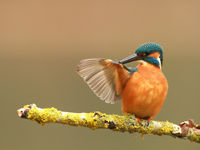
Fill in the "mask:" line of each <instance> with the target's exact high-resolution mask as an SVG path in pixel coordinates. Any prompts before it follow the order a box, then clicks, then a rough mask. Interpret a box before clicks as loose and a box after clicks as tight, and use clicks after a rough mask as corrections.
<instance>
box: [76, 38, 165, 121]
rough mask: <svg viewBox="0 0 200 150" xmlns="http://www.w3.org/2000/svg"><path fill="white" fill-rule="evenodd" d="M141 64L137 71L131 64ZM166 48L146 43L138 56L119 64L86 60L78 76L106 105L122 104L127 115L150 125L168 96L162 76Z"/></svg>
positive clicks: (78, 68)
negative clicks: (118, 102) (119, 102)
mask: <svg viewBox="0 0 200 150" xmlns="http://www.w3.org/2000/svg"><path fill="white" fill-rule="evenodd" d="M133 61H136V62H138V65H137V66H136V67H127V66H126V64H127V63H131V62H133ZM162 65H163V48H162V47H161V46H160V45H159V44H157V43H153V42H151V43H144V44H142V45H140V46H139V47H138V48H137V49H136V51H135V53H134V54H132V55H130V56H128V57H126V58H124V59H122V60H120V61H115V60H111V59H105V58H91V59H83V60H81V61H80V63H79V64H78V66H77V73H78V74H79V75H80V76H81V77H82V78H83V80H84V81H85V82H86V83H87V84H88V86H89V87H90V88H91V90H92V91H93V92H94V93H95V94H96V95H97V96H98V97H99V98H100V99H101V100H103V101H105V102H106V103H111V104H114V103H115V102H117V101H119V100H121V101H122V105H121V110H122V112H123V114H124V115H126V114H132V115H135V117H136V118H137V120H138V123H141V119H145V120H147V121H148V123H149V122H150V121H151V120H152V119H154V118H155V117H156V116H157V114H158V113H159V112H160V110H161V108H162V106H163V103H164V101H165V99H166V96H167V93H168V81H167V79H166V77H165V75H164V74H163V72H162Z"/></svg>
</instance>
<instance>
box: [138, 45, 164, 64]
mask: <svg viewBox="0 0 200 150" xmlns="http://www.w3.org/2000/svg"><path fill="white" fill-rule="evenodd" d="M156 51H157V52H159V53H160V60H161V63H162V61H163V48H162V47H161V46H160V45H158V44H157V43H145V44H142V45H141V46H139V47H138V48H137V49H136V54H139V53H145V54H147V55H148V54H150V53H151V52H156ZM150 61H154V60H150Z"/></svg>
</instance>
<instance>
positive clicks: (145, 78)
mask: <svg viewBox="0 0 200 150" xmlns="http://www.w3.org/2000/svg"><path fill="white" fill-rule="evenodd" d="M167 91H168V83H167V80H166V78H165V76H164V75H163V73H162V71H161V70H160V69H159V68H158V67H155V66H154V65H152V64H148V63H146V64H140V65H139V66H138V72H135V73H134V74H133V75H132V76H131V78H130V79H129V81H128V82H127V84H126V86H125V88H124V90H123V92H122V111H123V113H132V114H135V115H136V116H137V117H139V118H147V117H151V118H154V117H155V116H156V115H157V114H158V113H159V112H160V110H161V108H162V105H163V102H164V100H165V98H166V95H167Z"/></svg>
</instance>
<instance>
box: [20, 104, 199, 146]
mask: <svg viewBox="0 0 200 150" xmlns="http://www.w3.org/2000/svg"><path fill="white" fill-rule="evenodd" d="M17 114H18V116H19V117H21V118H26V119H29V120H35V121H37V122H38V123H40V124H41V125H45V124H46V123H61V124H66V125H71V126H83V127H88V128H91V129H93V130H95V129H110V130H113V131H121V132H125V131H127V132H129V133H133V132H139V133H142V134H155V135H169V136H172V137H178V138H182V139H189V140H190V141H194V142H197V143H200V126H199V125H197V124H195V123H194V121H192V120H188V121H184V122H182V123H180V124H179V125H176V124H173V123H170V122H168V121H151V122H150V123H148V122H147V121H146V120H142V121H141V123H138V121H137V119H136V118H135V117H134V116H133V115H124V116H120V115H115V114H112V115H108V114H105V113H101V112H98V111H96V112H90V113H72V112H63V111H60V110H57V109H56V108H54V107H52V108H43V109H42V108H39V107H37V106H36V105H35V104H31V105H26V106H24V107H23V108H20V109H19V110H17Z"/></svg>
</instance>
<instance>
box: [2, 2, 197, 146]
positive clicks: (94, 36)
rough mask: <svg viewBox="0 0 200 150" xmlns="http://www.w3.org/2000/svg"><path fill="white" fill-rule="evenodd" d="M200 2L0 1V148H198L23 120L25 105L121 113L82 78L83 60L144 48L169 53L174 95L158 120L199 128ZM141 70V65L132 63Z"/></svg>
mask: <svg viewBox="0 0 200 150" xmlns="http://www.w3.org/2000/svg"><path fill="white" fill-rule="evenodd" d="M199 8H200V1H198V0H196V1H195V0H180V1H179V0H174V1H162V0H151V1H150V0H146V1H141V0H138V1H134V0H132V1H131V0H130V1H128V0H124V1H122V0H121V1H118V0H99V1H97V0H84V1H82V0H79V1H75V0H72V1H69V0H68V1H67V0H63V1H61V0H57V1H52V0H33V1H31V0H29V1H27V0H26V1H25V0H24V1H21V0H17V1H9V0H5V1H4V0H1V1H0V106H1V108H0V111H1V117H0V118H1V127H0V130H1V133H0V142H1V143H0V149H16V150H18V149H19V150H23V149H26V150H27V149H29V150H33V149H49V150H50V149H52V150H55V149H83V150H88V149H91V150H93V149H95V150H102V149H105V150H106V149H116V150H121V149H126V150H129V149H130V150H132V149H148V150H155V149H161V148H162V149H163V150H168V149H182V150H184V149H192V150H194V149H199V145H198V144H195V143H191V142H188V141H184V140H179V139H173V138H171V137H167V136H162V137H159V136H153V135H146V136H145V138H144V140H142V139H141V137H140V135H139V134H128V133H118V132H111V131H108V130H96V131H92V130H89V129H87V128H82V127H77V128H76V127H69V126H63V125H57V124H48V125H46V126H44V127H43V126H40V125H39V124H37V123H35V122H31V121H28V120H22V119H19V118H18V117H17V115H16V110H17V109H18V108H20V107H22V106H23V105H25V104H30V103H36V104H37V105H38V106H40V107H51V106H54V107H56V108H59V109H61V110H65V111H73V112H90V111H95V110H99V111H102V112H106V113H117V114H121V108H120V102H119V103H117V104H115V105H109V104H106V103H104V102H102V101H100V100H99V99H98V98H97V97H96V96H95V95H94V94H93V93H92V92H91V90H90V89H89V88H88V87H87V85H86V84H85V83H84V82H83V81H82V79H81V78H80V77H79V76H78V75H77V74H76V72H75V70H76V65H77V64H78V62H79V60H81V59H83V58H91V57H105V58H111V59H121V58H124V57H126V56H128V55H130V54H132V53H133V52H134V51H135V49H136V48H137V47H138V46H139V45H140V44H142V43H144V42H150V41H152V42H157V43H159V44H160V45H162V46H163V47H164V66H163V71H164V73H165V75H166V77H167V78H168V81H169V94H168V97H167V99H166V102H165V104H164V107H163V109H162V111H161V112H160V114H159V115H158V116H157V117H156V119H157V120H169V121H172V122H175V123H179V122H181V121H184V120H187V119H191V118H192V119H194V120H195V121H197V122H200V118H199V116H200V114H199V113H200V110H199V105H200V100H199V99H200V88H199V84H200V78H199V76H200V69H199V65H200V59H199V55H200V47H199V42H200V9H199ZM133 65H135V64H133Z"/></svg>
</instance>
